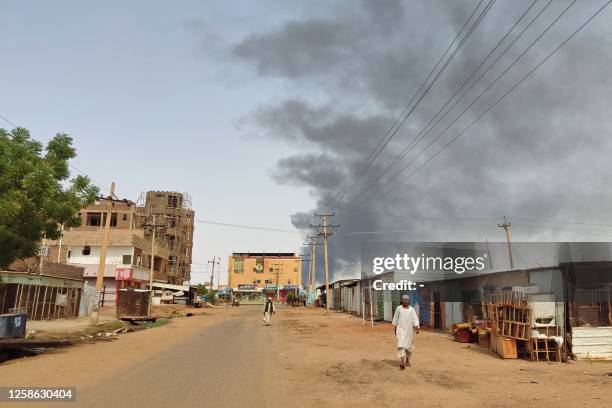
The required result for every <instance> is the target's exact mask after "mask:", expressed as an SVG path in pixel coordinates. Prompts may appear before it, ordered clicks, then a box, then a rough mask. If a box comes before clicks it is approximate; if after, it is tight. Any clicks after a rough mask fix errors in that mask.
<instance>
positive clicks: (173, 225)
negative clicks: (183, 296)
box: [138, 191, 194, 285]
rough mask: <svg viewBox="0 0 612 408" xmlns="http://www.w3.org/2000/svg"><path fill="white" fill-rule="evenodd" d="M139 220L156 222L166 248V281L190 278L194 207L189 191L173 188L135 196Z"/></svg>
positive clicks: (148, 222)
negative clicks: (185, 192) (173, 189)
mask: <svg viewBox="0 0 612 408" xmlns="http://www.w3.org/2000/svg"><path fill="white" fill-rule="evenodd" d="M138 212H139V213H140V214H142V215H144V216H143V217H139V222H145V223H147V224H149V225H153V224H155V225H158V226H161V228H160V235H159V236H160V240H161V241H162V245H163V246H164V247H166V248H167V249H168V282H169V283H173V284H179V285H180V284H182V283H183V282H188V281H190V280H191V256H192V250H193V228H194V211H193V210H192V209H191V199H190V198H189V195H187V194H184V193H178V192H175V191H148V192H147V193H146V194H142V195H141V197H140V199H139V200H138Z"/></svg>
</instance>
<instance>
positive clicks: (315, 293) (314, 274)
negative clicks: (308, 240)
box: [310, 239, 317, 307]
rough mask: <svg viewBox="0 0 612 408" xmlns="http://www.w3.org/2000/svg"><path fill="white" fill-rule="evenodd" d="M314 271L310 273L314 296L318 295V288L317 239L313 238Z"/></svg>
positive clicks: (312, 304) (312, 305)
mask: <svg viewBox="0 0 612 408" xmlns="http://www.w3.org/2000/svg"><path fill="white" fill-rule="evenodd" d="M311 257H312V261H311V262H312V273H311V274H310V279H312V283H311V287H310V288H311V290H312V293H314V296H315V297H316V296H317V288H316V287H315V276H316V274H317V242H316V240H314V239H313V240H312V256H311ZM310 306H311V307H314V299H313V302H312V303H311V304H310Z"/></svg>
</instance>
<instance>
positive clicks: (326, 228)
mask: <svg viewBox="0 0 612 408" xmlns="http://www.w3.org/2000/svg"><path fill="white" fill-rule="evenodd" d="M334 215H336V213H331V214H329V213H328V212H327V205H326V206H325V212H324V213H323V214H317V213H315V216H316V217H319V218H321V220H322V221H323V225H311V227H313V228H322V232H320V233H319V234H317V235H318V236H320V237H323V258H324V262H325V265H324V266H325V306H326V308H327V311H329V303H330V302H329V300H330V299H329V257H328V250H327V241H328V239H329V237H330V236H331V235H333V234H334V229H335V228H339V227H340V225H328V218H329V217H333V216H334Z"/></svg>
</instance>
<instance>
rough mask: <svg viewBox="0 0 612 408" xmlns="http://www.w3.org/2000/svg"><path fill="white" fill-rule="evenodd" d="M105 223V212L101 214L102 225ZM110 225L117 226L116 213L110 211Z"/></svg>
mask: <svg viewBox="0 0 612 408" xmlns="http://www.w3.org/2000/svg"><path fill="white" fill-rule="evenodd" d="M105 224H106V213H104V215H103V216H102V225H105ZM110 226H111V227H116V226H117V213H111V222H110Z"/></svg>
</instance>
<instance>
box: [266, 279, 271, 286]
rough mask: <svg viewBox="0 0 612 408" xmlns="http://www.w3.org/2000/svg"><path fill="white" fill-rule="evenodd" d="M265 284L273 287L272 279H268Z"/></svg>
mask: <svg viewBox="0 0 612 408" xmlns="http://www.w3.org/2000/svg"><path fill="white" fill-rule="evenodd" d="M264 283H265V284H266V285H271V284H272V279H266V280H265V282H264Z"/></svg>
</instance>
